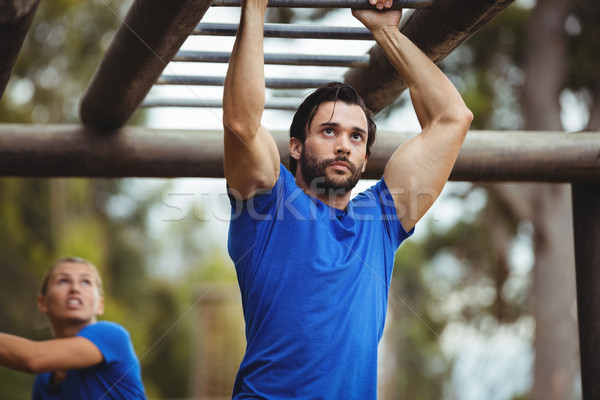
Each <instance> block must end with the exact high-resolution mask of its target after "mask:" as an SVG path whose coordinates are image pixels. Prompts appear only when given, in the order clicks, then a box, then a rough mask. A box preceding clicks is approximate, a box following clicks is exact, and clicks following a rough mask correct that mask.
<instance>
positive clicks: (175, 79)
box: [156, 75, 331, 89]
mask: <svg viewBox="0 0 600 400" xmlns="http://www.w3.org/2000/svg"><path fill="white" fill-rule="evenodd" d="M328 82H331V79H287V78H281V79H280V78H267V79H265V86H266V87H268V88H270V89H309V88H316V87H319V86H322V85H324V84H326V83H328ZM224 83H225V78H224V77H220V76H189V75H161V76H160V78H158V81H157V82H156V84H157V85H201V86H223V84H224Z"/></svg>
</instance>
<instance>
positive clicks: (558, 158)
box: [0, 124, 600, 244]
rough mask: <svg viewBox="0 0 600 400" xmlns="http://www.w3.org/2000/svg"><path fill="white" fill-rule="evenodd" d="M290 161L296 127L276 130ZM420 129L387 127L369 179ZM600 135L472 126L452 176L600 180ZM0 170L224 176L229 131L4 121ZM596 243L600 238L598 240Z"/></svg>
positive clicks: (377, 175) (42, 174)
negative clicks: (97, 129)
mask: <svg viewBox="0 0 600 400" xmlns="http://www.w3.org/2000/svg"><path fill="white" fill-rule="evenodd" d="M272 133H273V136H274V137H275V141H276V143H277V146H278V149H279V154H280V156H281V159H282V161H283V162H284V163H285V162H287V159H288V153H289V148H288V142H289V132H287V131H275V132H272ZM414 136H415V133H407V132H404V133H402V132H385V131H382V132H379V133H378V137H377V142H376V143H375V145H374V146H373V151H372V154H371V157H370V158H369V163H368V165H367V170H366V171H365V173H364V174H363V177H364V178H367V179H379V178H380V177H381V175H382V174H383V169H384V168H385V165H386V163H387V161H388V160H389V158H390V157H391V155H392V154H393V152H394V151H395V150H396V148H397V147H398V146H399V145H400V144H402V143H403V142H405V141H406V140H408V139H410V138H411V137H414ZM598 154H600V135H599V134H597V133H590V132H587V133H579V134H577V135H569V134H557V133H556V132H529V133H524V132H492V131H471V132H469V134H468V135H467V138H466V140H465V143H464V145H463V148H462V150H461V152H460V154H459V155H458V159H457V161H456V164H455V165H454V169H453V170H452V174H451V175H450V179H451V180H461V181H474V182H482V181H484V182H506V181H514V182H576V183H582V184H595V185H598V184H600V159H599V158H598V157H597V155H598ZM0 176H38V177H51V176H85V177H128V176H129V177H132V176H133V177H135V176H138V177H142V176H144V177H164V178H167V177H213V178H222V177H223V132H222V131H221V130H214V131H197V130H158V129H148V128H142V127H124V128H122V129H120V130H119V131H115V132H112V133H111V134H109V135H96V134H94V132H93V131H92V130H91V129H89V128H85V127H82V126H73V125H20V124H0ZM592 244H597V242H594V243H592Z"/></svg>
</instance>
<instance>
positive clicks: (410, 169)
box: [383, 135, 453, 231]
mask: <svg viewBox="0 0 600 400" xmlns="http://www.w3.org/2000/svg"><path fill="white" fill-rule="evenodd" d="M438 151H439V146H436V147H435V148H429V147H428V143H427V141H426V140H425V138H424V137H423V136H420V135H419V136H417V137H415V138H413V139H411V140H409V141H407V142H406V143H404V144H403V145H402V146H400V147H399V148H398V149H397V150H396V151H395V152H394V154H393V155H392V157H391V158H390V160H389V161H388V163H387V165H386V167H385V171H384V174H383V176H384V179H385V182H386V184H387V185H388V188H389V190H390V193H391V195H392V198H393V199H394V204H395V206H396V212H397V214H398V219H399V220H400V221H401V222H402V226H403V227H404V228H405V229H406V230H407V231H408V230H410V229H412V228H413V227H414V226H415V225H416V223H417V222H418V221H419V220H420V219H421V218H422V217H423V215H425V213H426V212H427V210H429V208H430V207H431V206H432V205H433V203H434V202H435V201H436V200H437V198H438V197H439V195H440V193H441V191H442V189H443V187H444V185H445V183H446V181H447V179H448V174H449V173H450V170H451V169H452V165H453V161H450V159H449V158H448V157H444V156H442V155H441V154H439V153H437V152H438Z"/></svg>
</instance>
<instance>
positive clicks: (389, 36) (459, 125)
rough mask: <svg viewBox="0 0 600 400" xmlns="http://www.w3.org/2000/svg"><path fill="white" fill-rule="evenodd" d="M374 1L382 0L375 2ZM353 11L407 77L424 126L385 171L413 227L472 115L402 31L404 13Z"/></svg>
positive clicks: (436, 192)
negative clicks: (400, 27)
mask: <svg viewBox="0 0 600 400" xmlns="http://www.w3.org/2000/svg"><path fill="white" fill-rule="evenodd" d="M375 2H381V0H371V3H372V4H375ZM378 8H380V6H379V7H378ZM353 14H354V15H355V17H356V18H358V19H359V20H360V21H361V22H362V23H363V24H364V25H365V26H366V27H367V28H369V30H370V31H371V32H372V33H373V36H374V38H375V40H376V41H377V43H378V44H379V46H380V47H381V48H382V49H383V50H384V51H385V53H386V55H387V58H388V60H389V61H390V62H391V63H392V65H393V66H394V67H395V69H396V70H397V71H398V73H399V74H400V75H401V76H402V77H403V78H404V80H405V81H406V83H407V85H408V88H409V91H410V96H411V100H412V104H413V107H414V109H415V112H416V114H417V118H418V120H419V123H420V125H421V128H422V132H421V133H420V134H419V135H418V136H416V137H415V138H413V139H411V140H409V141H407V142H406V143H404V144H403V145H402V146H400V147H399V148H398V149H397V150H396V151H395V152H394V154H393V155H392V157H391V158H390V160H389V161H388V164H387V165H386V167H385V171H384V174H383V177H384V180H385V182H386V184H387V185H388V187H389V189H390V191H391V193H392V196H393V198H394V203H395V206H396V210H397V212H398V218H399V219H400V221H401V222H402V226H403V227H404V229H406V230H410V229H412V228H413V227H414V226H415V224H416V223H417V221H418V220H419V219H421V217H422V216H423V215H424V214H425V212H426V211H427V210H428V209H429V208H430V207H431V205H432V204H433V203H434V201H435V200H436V199H437V198H438V196H439V194H440V193H441V191H442V189H443V187H444V185H445V183H446V181H447V180H448V177H449V175H450V172H451V170H452V167H453V166H454V162H455V161H456V157H457V156H458V152H459V151H460V148H461V146H462V143H463V141H464V139H465V136H466V133H467V131H468V129H469V126H470V124H471V121H472V119H473V114H472V113H471V111H470V110H469V109H468V108H467V107H466V105H465V103H464V102H463V100H462V98H461V96H460V94H459V93H458V91H457V90H456V88H455V87H454V86H453V85H452V83H451V82H450V80H449V79H448V78H447V77H446V76H445V75H444V73H443V72H442V71H440V69H439V68H438V67H437V66H436V65H435V64H434V63H433V62H432V61H431V60H430V59H429V58H428V57H427V56H426V55H425V54H423V53H422V52H421V50H419V49H418V48H417V47H416V46H415V45H414V44H413V43H412V42H411V41H410V40H409V39H408V38H407V37H406V36H404V35H403V34H402V33H400V30H399V28H398V24H399V22H400V17H401V12H400V11H393V10H389V11H375V10H354V11H353Z"/></svg>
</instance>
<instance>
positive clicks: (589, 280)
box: [556, 184, 600, 400]
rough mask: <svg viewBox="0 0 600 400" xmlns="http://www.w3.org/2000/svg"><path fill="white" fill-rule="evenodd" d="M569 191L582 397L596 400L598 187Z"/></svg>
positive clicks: (599, 370)
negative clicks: (573, 240)
mask: <svg viewBox="0 0 600 400" xmlns="http://www.w3.org/2000/svg"><path fill="white" fill-rule="evenodd" d="M571 190H572V196H573V224H574V226H573V228H574V229H573V230H574V235H575V267H576V268H575V269H576V279H577V312H578V318H579V349H580V350H579V351H580V357H581V383H582V394H583V399H584V400H595V399H600V380H599V379H598V377H599V376H600V185H599V184H573V185H572V189H571ZM556 289H557V290H560V288H556Z"/></svg>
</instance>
